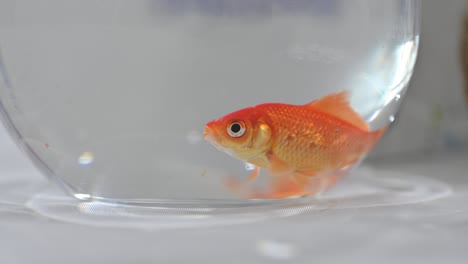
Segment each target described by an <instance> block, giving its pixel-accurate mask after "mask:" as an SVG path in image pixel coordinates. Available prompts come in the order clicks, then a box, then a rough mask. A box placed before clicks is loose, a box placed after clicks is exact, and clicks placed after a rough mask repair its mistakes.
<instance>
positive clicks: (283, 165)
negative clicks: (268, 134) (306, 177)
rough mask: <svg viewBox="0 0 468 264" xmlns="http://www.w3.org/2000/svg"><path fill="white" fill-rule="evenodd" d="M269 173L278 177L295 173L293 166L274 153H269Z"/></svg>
mask: <svg viewBox="0 0 468 264" xmlns="http://www.w3.org/2000/svg"><path fill="white" fill-rule="evenodd" d="M267 159H268V171H270V172H271V173H273V174H276V175H284V174H290V173H291V172H292V171H293V168H291V166H290V165H289V164H288V163H287V162H285V161H283V160H281V159H280V158H278V156H276V155H275V154H274V153H272V152H270V153H267Z"/></svg>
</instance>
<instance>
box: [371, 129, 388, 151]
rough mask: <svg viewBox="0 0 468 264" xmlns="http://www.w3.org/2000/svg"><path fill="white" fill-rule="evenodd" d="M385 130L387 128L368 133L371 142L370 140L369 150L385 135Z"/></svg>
mask: <svg viewBox="0 0 468 264" xmlns="http://www.w3.org/2000/svg"><path fill="white" fill-rule="evenodd" d="M387 129H388V126H386V127H384V128H381V129H378V130H375V131H372V132H370V136H371V140H370V144H369V150H371V149H372V148H374V146H375V144H377V142H378V141H379V139H380V138H381V137H382V136H383V134H385V132H387Z"/></svg>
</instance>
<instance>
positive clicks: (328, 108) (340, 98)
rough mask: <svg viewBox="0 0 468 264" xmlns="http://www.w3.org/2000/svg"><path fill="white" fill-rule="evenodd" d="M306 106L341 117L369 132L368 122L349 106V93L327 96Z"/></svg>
mask: <svg viewBox="0 0 468 264" xmlns="http://www.w3.org/2000/svg"><path fill="white" fill-rule="evenodd" d="M306 105H307V106H310V107H313V108H316V109H319V110H321V111H323V112H326V113H328V114H331V115H333V116H336V117H339V118H340V119H343V120H345V121H347V122H349V123H351V124H353V125H355V126H357V127H359V128H361V129H363V130H364V131H368V130H369V125H368V124H367V123H366V121H364V119H362V117H361V116H360V115H359V114H358V113H356V111H354V109H353V108H352V107H351V105H350V104H349V100H348V92H347V91H343V92H339V93H334V94H330V95H327V96H325V97H323V98H321V99H318V100H315V101H312V102H310V103H308V104H306Z"/></svg>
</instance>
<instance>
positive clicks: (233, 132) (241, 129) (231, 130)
mask: <svg viewBox="0 0 468 264" xmlns="http://www.w3.org/2000/svg"><path fill="white" fill-rule="evenodd" d="M227 132H228V134H229V136H231V137H241V136H242V135H244V133H245V126H244V124H243V123H242V122H238V121H234V122H232V123H230V124H229V125H228V127H227Z"/></svg>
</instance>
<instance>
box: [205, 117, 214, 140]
mask: <svg viewBox="0 0 468 264" xmlns="http://www.w3.org/2000/svg"><path fill="white" fill-rule="evenodd" d="M203 138H204V139H205V140H207V141H209V142H213V141H216V130H215V129H213V121H211V122H209V123H208V124H206V126H205V128H204V130H203Z"/></svg>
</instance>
